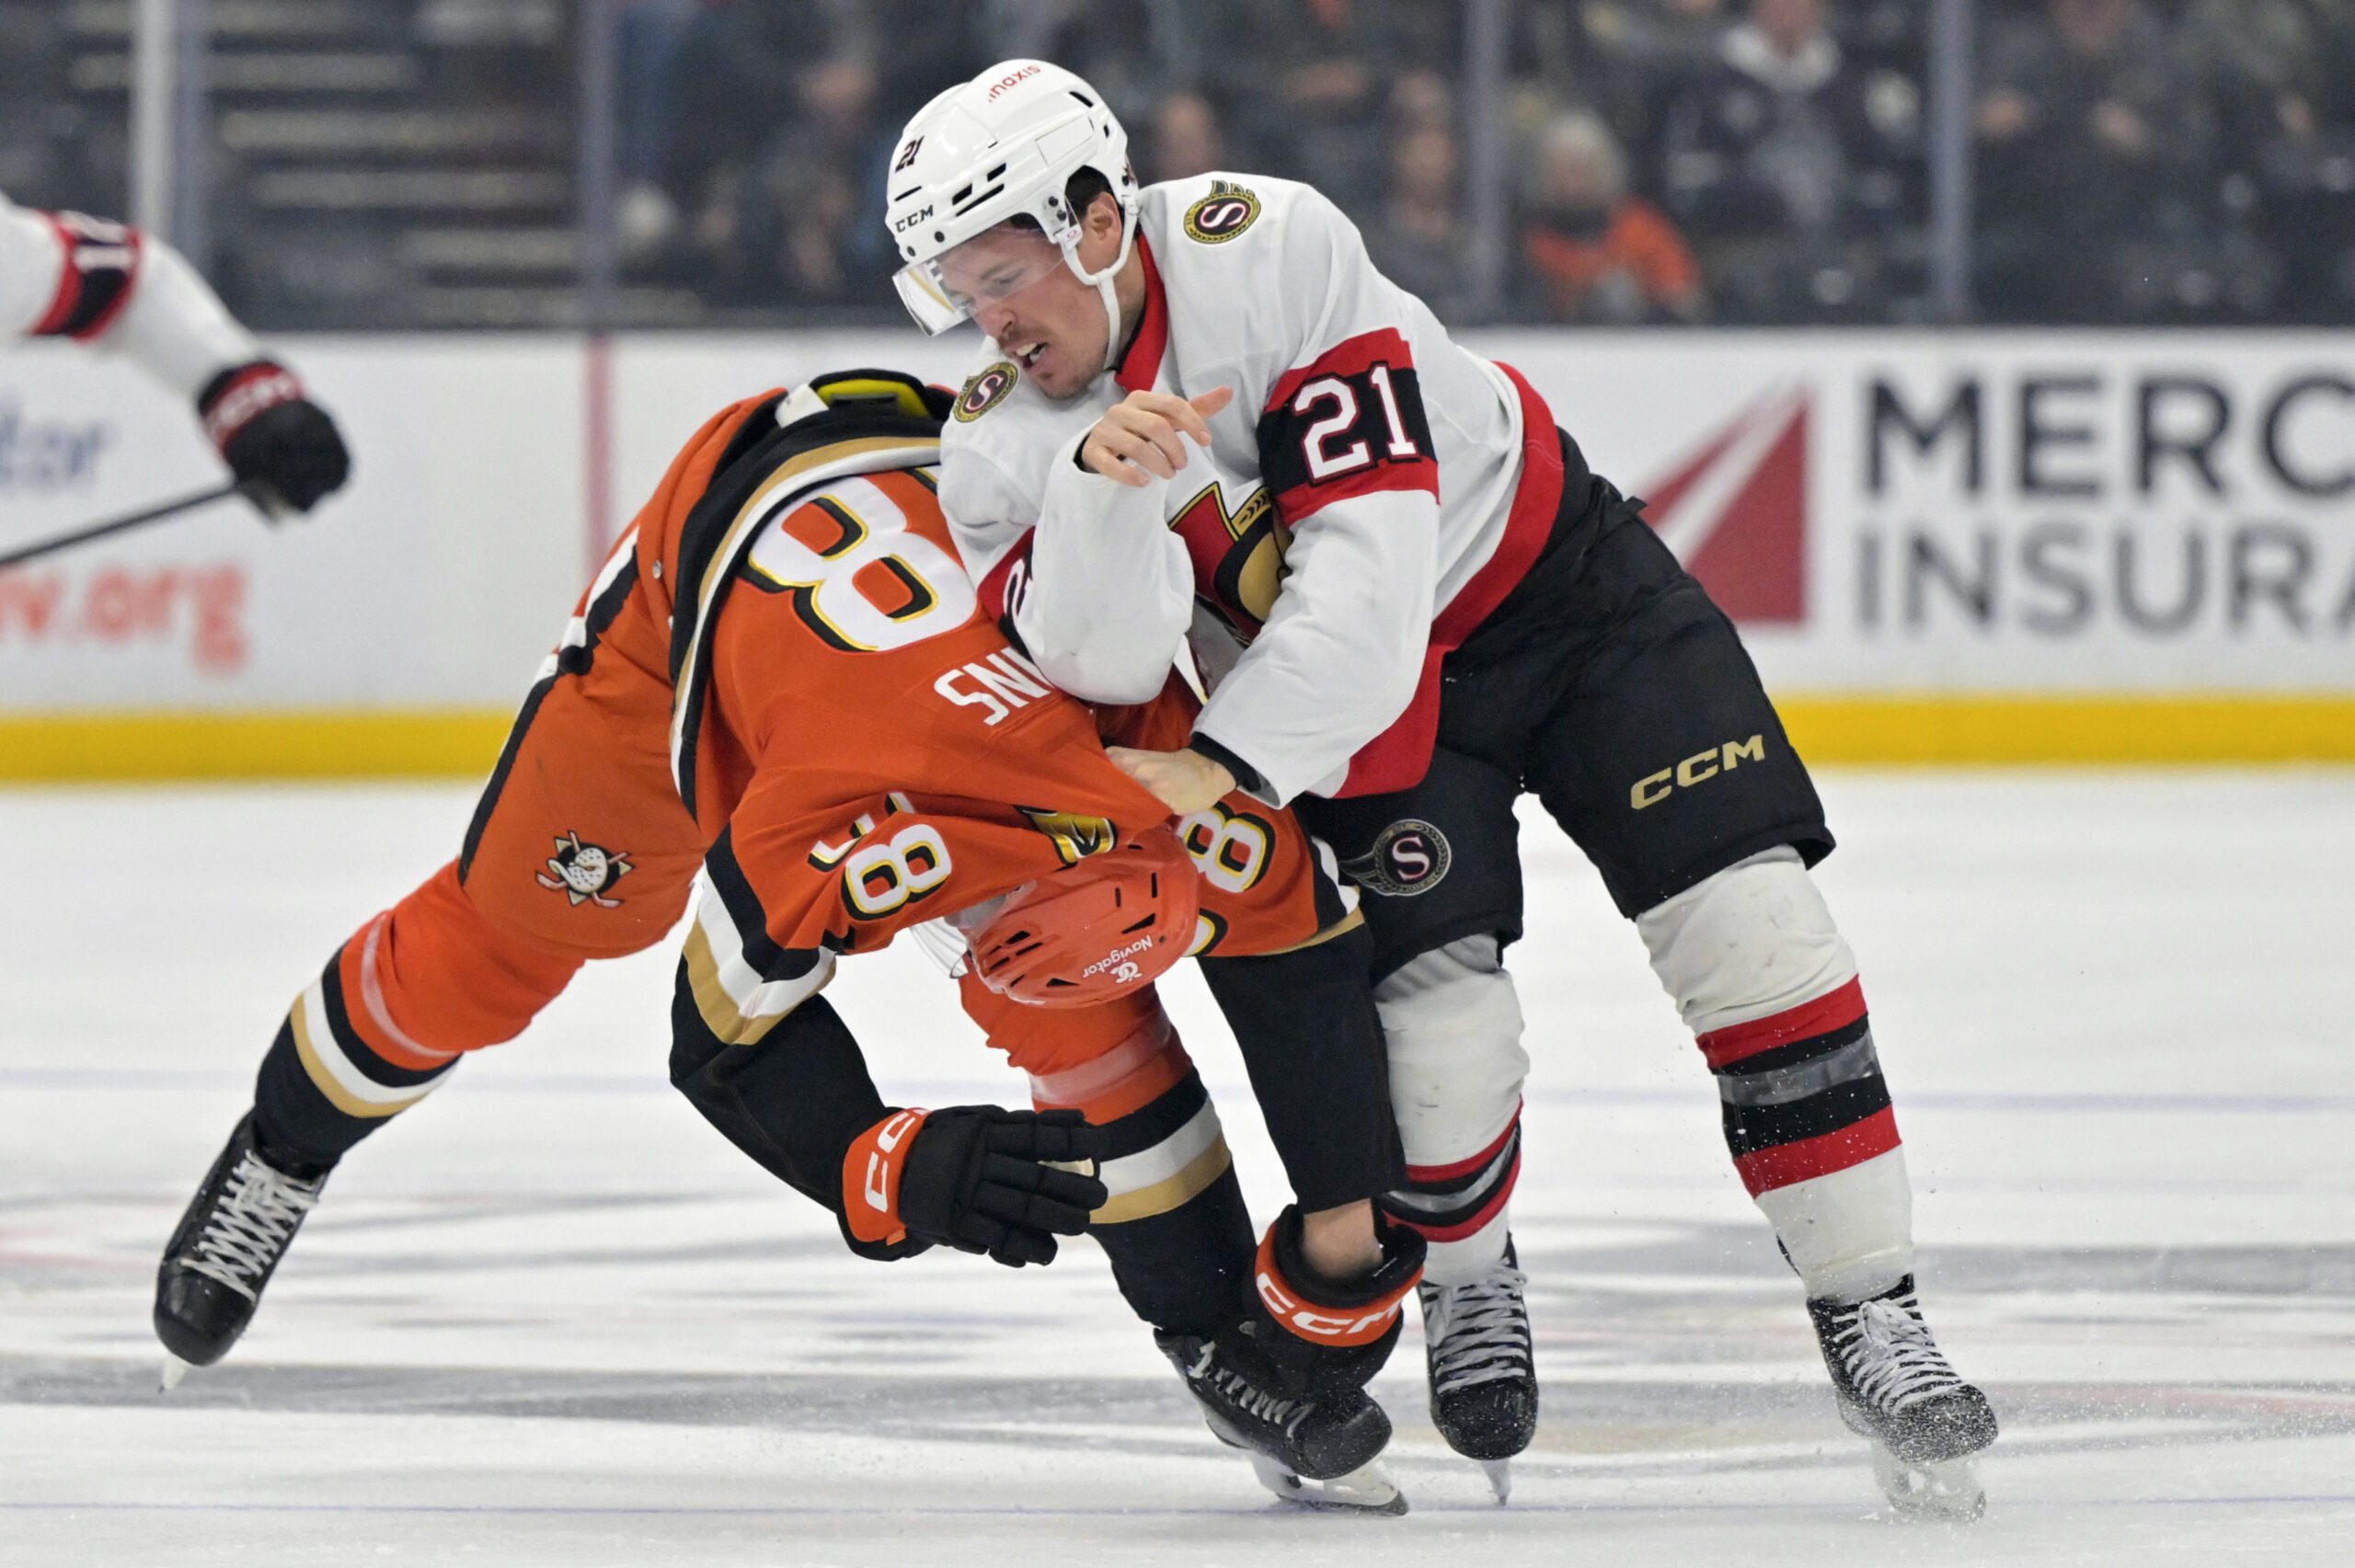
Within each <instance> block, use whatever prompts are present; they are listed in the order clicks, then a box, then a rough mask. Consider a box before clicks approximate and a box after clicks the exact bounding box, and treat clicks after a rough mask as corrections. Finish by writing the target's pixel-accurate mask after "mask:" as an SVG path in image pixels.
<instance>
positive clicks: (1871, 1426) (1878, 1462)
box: [1807, 1275, 1995, 1521]
mask: <svg viewBox="0 0 2355 1568" xmlns="http://www.w3.org/2000/svg"><path fill="white" fill-rule="evenodd" d="M1807 1310H1808V1315H1809V1317H1811V1318H1812V1319H1814V1320H1815V1337H1816V1339H1817V1341H1818V1343H1819V1344H1821V1345H1822V1347H1823V1364H1824V1366H1825V1367H1826V1368H1828V1369H1829V1370H1830V1371H1831V1373H1832V1392H1833V1394H1834V1395H1835V1396H1836V1397H1837V1399H1838V1400H1839V1403H1840V1419H1841V1420H1842V1421H1843V1422H1844V1423H1846V1425H1847V1427H1848V1430H1850V1431H1851V1432H1854V1433H1855V1434H1856V1436H1859V1437H1862V1438H1864V1439H1865V1440H1866V1441H1867V1442H1868V1443H1870V1444H1871V1445H1872V1447H1873V1479H1874V1480H1875V1481H1877V1482H1879V1483H1880V1489H1881V1491H1882V1492H1883V1493H1885V1494H1887V1495H1888V1497H1889V1501H1890V1506H1891V1507H1893V1508H1894V1509H1895V1510H1896V1512H1897V1515H1898V1516H1899V1517H1901V1518H1909V1519H1937V1520H1951V1521H1960V1520H1969V1519H1975V1518H1977V1517H1979V1516H1980V1515H1981V1514H1982V1513H1984V1512H1985V1511H1986V1507H1987V1494H1986V1493H1985V1491H1984V1490H1982V1488H1981V1486H1980V1484H1979V1478H1978V1475H1977V1473H1976V1471H1975V1469H1974V1467H1973V1466H1972V1464H1971V1459H1970V1456H1972V1455H1973V1454H1976V1453H1977V1452H1979V1450H1980V1449H1982V1448H1985V1447H1987V1446H1988V1445H1989V1444H1990V1443H1993V1441H1994V1440H1995V1413H1994V1412H1993V1410H1991V1409H1990V1408H1988V1404H1987V1396H1986V1395H1985V1394H1982V1393H1981V1392H1980V1391H1978V1390H1977V1389H1975V1388H1973V1387H1971V1385H1970V1384H1969V1383H1966V1382H1964V1381H1963V1380H1962V1379H1960V1378H1959V1377H1957V1376H1956V1375H1955V1370H1954V1368H1952V1367H1950V1366H1948V1365H1947V1358H1946V1356H1944V1355H1943V1354H1941V1353H1940V1352H1939V1350H1938V1345H1937V1341H1936V1340H1934V1339H1932V1338H1931V1337H1930V1326H1929V1324H1927V1323H1925V1322H1923V1321H1922V1307H1921V1303H1920V1302H1919V1301H1917V1300H1915V1299H1914V1297H1913V1276H1912V1275H1907V1276H1905V1277H1904V1278H1903V1279H1901V1280H1899V1281H1898V1282H1897V1284H1896V1285H1894V1286H1893V1287H1891V1288H1890V1289H1888V1290H1886V1291H1883V1292H1882V1293H1881V1294H1880V1295H1878V1296H1874V1297H1870V1298H1868V1299H1866V1300H1863V1301H1857V1302H1853V1303H1844V1302H1836V1301H1809V1303H1808V1304H1807Z"/></svg>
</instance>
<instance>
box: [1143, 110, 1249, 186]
mask: <svg viewBox="0 0 2355 1568" xmlns="http://www.w3.org/2000/svg"><path fill="white" fill-rule="evenodd" d="M1148 145H1149V146H1150V147H1151V149H1152V150H1151V153H1150V155H1148V157H1147V158H1146V172H1145V175H1144V178H1145V180H1146V181H1147V183H1154V182H1157V181H1160V180H1165V179H1187V178H1190V177H1193V176H1195V175H1198V174H1208V173H1209V172H1210V171H1211V170H1212V169H1223V168H1226V167H1228V166H1229V165H1228V163H1227V161H1226V150H1225V145H1224V143H1223V139H1222V138H1221V137H1220V135H1219V128H1218V115H1217V113H1216V111H1215V110H1213V109H1212V108H1211V106H1210V103H1209V100H1207V99H1205V98H1204V97H1202V96H1201V95H1200V94H1199V93H1189V92H1177V93H1171V94H1168V95H1167V96H1166V97H1164V98H1163V99H1162V100H1161V102H1160V103H1159V105H1157V106H1156V107H1155V109H1154V111H1153V135H1152V138H1151V140H1150V142H1149V143H1148Z"/></svg>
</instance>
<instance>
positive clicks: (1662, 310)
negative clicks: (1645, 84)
mask: <svg viewBox="0 0 2355 1568" xmlns="http://www.w3.org/2000/svg"><path fill="white" fill-rule="evenodd" d="M1526 205H1527V211H1526V217H1525V221H1524V223H1523V225H1522V233H1521V253H1522V269H1523V287H1522V291H1521V292H1522V296H1523V301H1524V305H1523V309H1524V314H1527V315H1534V316H1536V317H1538V318H1540V319H1544V320H1548V321H1568V322H1579V323H1583V324H1587V325H1591V326H1634V325H1637V324H1638V323H1642V322H1649V321H1694V320H1697V319H1698V318H1699V317H1700V315H1701V314H1702V304H1703V301H1702V297H1701V278H1700V270H1699V269H1698V268H1697V267H1695V266H1694V261H1693V256H1692V253H1691V252H1690V251H1688V250H1687V249H1686V248H1685V246H1684V240H1683V236H1682V235H1679V234H1678V233H1677V232H1676V225H1675V224H1673V223H1670V222H1669V221H1668V219H1667V218H1666V217H1664V216H1663V215H1662V214H1661V212H1660V209H1659V208H1657V207H1654V206H1653V205H1652V204H1651V203H1650V202H1648V201H1646V200H1643V199H1642V198H1641V197H1638V196H1632V195H1630V194H1628V190H1627V161H1626V156H1625V155H1623V154H1622V153H1621V152H1620V149H1619V143H1618V142H1617V141H1616V140H1615V139H1614V137H1613V136H1612V134H1611V130H1610V127H1608V126H1606V125H1605V124H1603V120H1602V119H1601V117H1599V116H1597V115H1595V114H1593V113H1591V112H1587V111H1580V112H1578V113H1573V114H1566V115H1563V116H1561V117H1559V118H1558V119H1557V120H1554V122H1553V123H1552V124H1550V125H1548V126H1547V127H1546V128H1545V133H1544V135H1543V136H1541V137H1540V138H1539V140H1538V143H1537V149H1536V156H1535V158H1534V163H1533V167H1532V170H1531V177H1530V180H1529V189H1528V198H1527V204H1526Z"/></svg>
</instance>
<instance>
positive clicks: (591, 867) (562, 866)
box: [537, 833, 638, 910]
mask: <svg viewBox="0 0 2355 1568" xmlns="http://www.w3.org/2000/svg"><path fill="white" fill-rule="evenodd" d="M637 869H638V867H636V866H634V865H632V864H630V863H629V852H628V851H627V850H609V849H606V848H605V847H603V845H601V844H584V843H582V842H581V841H580V834H578V833H567V834H565V835H564V836H563V837H562V838H560V839H558V840H557V841H556V853H555V854H554V855H552V856H550V857H549V859H548V869H547V871H543V872H540V873H538V874H537V876H538V878H539V884H540V886H541V887H546V888H547V889H549V890H550V891H551V892H557V893H562V894H563V895H564V896H565V897H566V898H569V899H570V900H571V901H572V903H573V905H574V906H575V907H576V908H578V907H579V906H580V905H582V904H595V905H596V906H597V907H598V908H599V909H603V910H612V909H618V908H620V907H621V900H620V899H619V898H606V897H605V891H606V889H608V888H610V887H613V886H614V885H615V883H617V882H619V881H620V880H621V879H622V878H623V877H625V876H628V875H629V874H630V873H631V872H633V871H635V870H637ZM549 872H554V873H555V874H556V875H554V876H550V875H548V873H549Z"/></svg>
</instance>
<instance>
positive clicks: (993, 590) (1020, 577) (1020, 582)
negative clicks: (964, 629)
mask: <svg viewBox="0 0 2355 1568" xmlns="http://www.w3.org/2000/svg"><path fill="white" fill-rule="evenodd" d="M1038 532H1039V531H1038V530H1037V529H1035V528H1026V529H1024V530H1023V531H1022V537H1021V538H1019V539H1017V540H1016V541H1015V542H1014V543H1013V544H1011V545H1010V546H1008V547H1007V549H1006V552H1005V555H1000V556H999V557H998V558H997V564H996V565H995V566H994V567H991V568H990V569H989V570H988V571H987V572H985V573H983V574H982V579H981V580H980V581H979V582H977V583H975V584H974V585H973V596H974V597H975V598H976V599H978V600H979V601H981V606H982V614H984V615H986V616H988V617H989V618H990V620H991V621H992V622H993V623H994V624H995V625H996V626H997V629H998V630H999V631H1001V632H1004V633H1005V636H1006V640H1007V641H1008V642H1011V643H1012V644H1014V645H1015V647H1021V646H1022V639H1021V638H1020V637H1017V636H1016V635H1014V612H1016V611H1017V610H1019V609H1021V608H1022V595H1023V592H1024V591H1025V590H1026V589H1028V587H1029V586H1030V544H1031V542H1032V541H1033V540H1034V539H1036V538H1037V537H1038Z"/></svg>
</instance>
